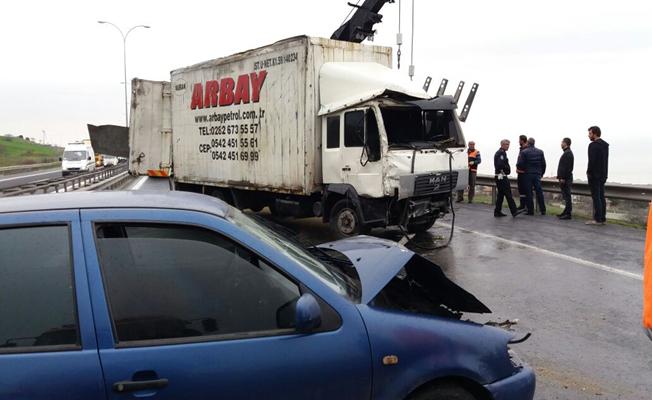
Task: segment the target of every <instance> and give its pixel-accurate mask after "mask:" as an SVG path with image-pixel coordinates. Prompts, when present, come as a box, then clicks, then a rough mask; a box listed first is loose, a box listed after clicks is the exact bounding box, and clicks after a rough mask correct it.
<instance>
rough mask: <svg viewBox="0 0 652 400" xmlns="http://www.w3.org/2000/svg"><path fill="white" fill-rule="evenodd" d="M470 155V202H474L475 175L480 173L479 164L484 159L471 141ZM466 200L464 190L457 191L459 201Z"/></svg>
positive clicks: (468, 151)
mask: <svg viewBox="0 0 652 400" xmlns="http://www.w3.org/2000/svg"><path fill="white" fill-rule="evenodd" d="M467 153H468V157H469V203H473V197H474V196H475V177H476V175H477V174H478V164H480V162H481V161H482V160H481V159H480V152H479V151H478V150H476V149H475V142H474V141H470V142H469V149H468V150H467ZM462 201H464V190H458V191H457V202H458V203H461V202H462Z"/></svg>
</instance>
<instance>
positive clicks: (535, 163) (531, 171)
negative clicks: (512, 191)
mask: <svg viewBox="0 0 652 400" xmlns="http://www.w3.org/2000/svg"><path fill="white" fill-rule="evenodd" d="M534 144H535V140H534V138H529V139H528V140H527V148H526V149H523V151H521V153H520V154H519V156H518V162H517V163H516V168H517V169H518V170H520V171H523V175H524V176H525V181H524V187H525V189H526V191H525V201H526V206H527V214H528V215H534V199H533V198H532V188H534V191H535V192H536V196H537V203H538V205H539V211H541V215H546V203H545V201H544V198H543V189H542V188H541V178H542V177H543V174H545V173H546V157H545V156H544V154H543V150H540V149H538V148H536V147H534Z"/></svg>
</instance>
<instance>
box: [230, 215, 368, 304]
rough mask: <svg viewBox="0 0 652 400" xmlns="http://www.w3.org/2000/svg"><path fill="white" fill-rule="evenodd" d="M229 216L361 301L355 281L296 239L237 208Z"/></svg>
mask: <svg viewBox="0 0 652 400" xmlns="http://www.w3.org/2000/svg"><path fill="white" fill-rule="evenodd" d="M227 217H228V218H229V219H230V220H231V221H232V222H233V223H235V224H236V225H238V226H239V227H240V228H242V229H243V230H245V231H247V232H248V233H250V234H252V235H254V236H255V237H257V238H258V239H260V240H261V241H263V242H265V243H266V244H267V245H269V246H272V247H273V248H275V249H276V250H278V251H279V252H281V253H283V254H285V255H286V256H288V257H290V258H292V259H293V260H294V261H295V262H296V263H298V264H300V265H302V266H304V267H305V268H306V269H307V270H308V271H310V272H311V273H312V274H313V275H314V276H316V277H317V278H319V280H321V281H322V282H324V283H325V284H326V285H327V286H329V287H330V288H331V289H333V290H335V292H337V293H339V294H340V295H342V296H344V297H347V298H349V299H350V300H352V301H356V300H357V301H359V291H360V288H358V287H357V286H356V285H355V283H354V282H352V281H351V280H350V279H348V278H347V277H346V276H345V275H344V274H342V273H340V272H339V271H337V270H335V269H333V268H332V267H331V265H329V264H327V263H323V262H321V261H320V260H319V259H318V258H317V257H316V256H314V255H313V254H311V252H309V251H308V250H307V249H305V248H304V247H303V246H301V245H299V244H298V243H295V240H294V239H292V238H288V237H286V236H285V235H283V234H281V233H279V232H276V231H275V230H272V229H271V228H269V227H268V226H266V224H264V223H262V222H260V221H258V218H250V217H249V216H247V215H245V214H243V213H242V212H241V211H239V210H237V209H235V208H231V209H230V211H229V214H228V215H227Z"/></svg>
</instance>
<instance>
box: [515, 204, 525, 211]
mask: <svg viewBox="0 0 652 400" xmlns="http://www.w3.org/2000/svg"><path fill="white" fill-rule="evenodd" d="M516 209H518V210H525V206H524V205H523V204H521V205H520V206H518V207H516Z"/></svg>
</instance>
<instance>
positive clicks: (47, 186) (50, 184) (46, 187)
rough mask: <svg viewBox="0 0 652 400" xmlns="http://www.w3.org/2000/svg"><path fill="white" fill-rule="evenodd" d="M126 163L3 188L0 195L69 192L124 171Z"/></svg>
mask: <svg viewBox="0 0 652 400" xmlns="http://www.w3.org/2000/svg"><path fill="white" fill-rule="evenodd" d="M127 167H128V165H127V164H118V165H117V166H115V167H112V168H103V169H101V170H99V171H95V172H89V173H86V174H79V175H74V176H72V177H70V178H62V179H58V180H55V181H43V182H34V183H29V184H26V185H21V186H19V187H14V188H7V189H3V190H2V192H1V193H0V197H11V196H20V195H23V194H36V193H39V192H41V193H48V192H61V191H63V192H70V191H73V190H78V189H81V188H86V187H89V186H91V185H93V184H96V183H99V182H101V181H103V180H105V179H107V178H110V177H113V176H116V175H119V174H122V173H126V171H127Z"/></svg>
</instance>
